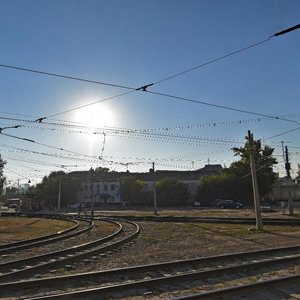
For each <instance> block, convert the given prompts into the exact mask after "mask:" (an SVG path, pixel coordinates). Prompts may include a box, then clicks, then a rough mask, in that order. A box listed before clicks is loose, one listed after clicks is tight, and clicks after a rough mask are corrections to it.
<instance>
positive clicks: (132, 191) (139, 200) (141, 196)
mask: <svg viewBox="0 0 300 300" xmlns="http://www.w3.org/2000/svg"><path fill="white" fill-rule="evenodd" d="M143 187H144V181H142V180H139V179H136V178H135V177H133V176H124V177H122V178H121V198H122V201H123V202H125V203H127V204H132V205H136V204H146V203H145V201H144V200H145V198H146V193H145V192H143Z"/></svg>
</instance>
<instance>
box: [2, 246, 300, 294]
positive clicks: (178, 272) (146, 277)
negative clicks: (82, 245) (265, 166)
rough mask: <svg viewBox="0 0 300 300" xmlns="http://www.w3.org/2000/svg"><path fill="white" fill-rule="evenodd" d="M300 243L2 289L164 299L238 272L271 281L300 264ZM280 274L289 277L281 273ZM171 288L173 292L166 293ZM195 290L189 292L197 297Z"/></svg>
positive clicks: (245, 277)
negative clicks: (151, 296) (271, 278)
mask: <svg viewBox="0 0 300 300" xmlns="http://www.w3.org/2000/svg"><path fill="white" fill-rule="evenodd" d="M299 248H300V246H298V247H285V248H276V249H268V250H260V251H252V252H241V253H236V254H227V255H220V256H214V257H204V258H199V259H193V260H181V261H173V262H167V263H160V264H152V265H143V266H137V267H129V268H122V269H114V270H108V271H101V272H89V273H83V274H75V275H70V276H60V277H52V278H45V279H38V280H26V281H21V282H9V283H6V284H0V292H1V294H3V295H5V292H6V296H7V298H9V297H12V295H11V293H12V294H13V295H14V296H15V298H14V297H12V298H10V299H22V297H24V296H25V295H24V293H25V291H26V299H71V298H76V299H107V298H109V297H111V298H113V299H114V298H121V299H125V298H126V297H130V296H143V295H148V296H150V295H155V296H156V297H160V296H159V295H161V299H171V298H172V297H171V294H172V293H174V292H175V294H174V296H173V298H174V297H175V295H176V291H177V293H178V292H179V293H184V292H185V291H186V290H189V289H195V288H197V289H200V290H201V286H202V289H203V290H204V291H205V289H207V288H208V285H211V288H212V289H213V288H214V286H217V287H218V286H219V285H220V284H222V283H223V282H224V281H226V282H230V281H232V282H234V281H236V280H237V278H238V279H239V282H240V281H242V283H240V284H239V286H242V285H247V284H249V282H251V281H253V276H255V275H253V274H260V280H263V277H262V276H261V274H267V275H266V276H265V277H266V278H267V280H268V281H270V277H274V278H275V279H276V280H277V281H279V280H280V277H284V278H286V277H287V273H286V272H287V271H282V270H285V269H289V268H290V267H291V266H293V264H295V263H297V264H298V265H299V263H300V254H298V252H299ZM293 272H294V273H296V274H293V278H294V279H295V278H298V277H299V279H300V267H298V268H297V270H293ZM270 273H271V274H270ZM290 277H291V276H290ZM291 278H292V277H291ZM212 279H213V280H212ZM281 280H284V279H282V278H281ZM251 283H252V284H253V282H251ZM269 284H270V283H269ZM36 287H39V289H38V292H37V293H35V292H34V291H35V290H36ZM235 288H236V287H235ZM174 290H175V291H174ZM8 291H9V292H8ZM166 293H168V295H169V296H168V297H167V296H164V295H165V294H166ZM205 293H206V294H207V295H206V294H205ZM228 293H229V292H228ZM195 295H196V294H194V296H193V295H190V296H185V297H187V298H186V299H189V298H188V297H195V298H190V299H198V298H196V296H195ZM199 295H201V297H203V299H210V298H208V297H209V295H210V296H212V295H213V292H212V291H210V292H204V293H202V294H201V293H200V294H198V296H199ZM170 297H171V298H170ZM199 297H200V296H199ZM205 297H206V298H205ZM3 299H5V297H4V298H3ZM201 299H202V298H201Z"/></svg>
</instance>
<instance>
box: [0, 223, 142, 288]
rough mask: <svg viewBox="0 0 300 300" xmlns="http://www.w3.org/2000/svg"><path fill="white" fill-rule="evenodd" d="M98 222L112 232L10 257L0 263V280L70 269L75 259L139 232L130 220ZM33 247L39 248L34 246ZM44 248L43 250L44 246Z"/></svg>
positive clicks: (76, 260) (106, 247) (117, 243)
mask: <svg viewBox="0 0 300 300" xmlns="http://www.w3.org/2000/svg"><path fill="white" fill-rule="evenodd" d="M98 222H109V223H111V224H113V225H114V226H115V228H116V229H115V231H114V232H113V233H112V234H109V235H107V236H105V237H101V238H97V239H95V240H93V241H89V242H84V243H81V244H76V245H74V246H72V247H68V248H64V249H61V250H58V251H52V252H47V253H45V254H40V255H35V256H29V257H26V258H23V259H12V258H11V257H10V259H9V260H8V261H6V262H2V263H1V264H0V282H6V281H9V280H21V279H24V278H28V277H32V276H41V274H47V273H49V272H50V274H52V275H53V273H55V272H54V271H55V268H56V269H57V268H70V267H72V264H74V263H75V262H78V261H79V262H80V261H84V260H85V259H87V258H89V257H91V256H95V255H96V256H97V255H98V254H99V253H103V252H105V251H109V250H113V249H116V248H118V247H120V246H121V245H122V244H123V243H126V242H128V241H130V240H131V239H133V238H134V237H135V236H137V234H138V233H139V227H138V225H137V224H135V223H133V222H130V221H123V220H122V221H116V220H110V219H101V220H98ZM128 227H129V228H130V229H128ZM124 228H126V230H124ZM36 249H39V248H38V247H36ZM43 249H45V251H46V248H43ZM15 254H16V255H18V256H19V255H20V251H18V252H15ZM3 258H4V259H5V258H7V257H6V255H4V257H3V256H2V259H1V261H3Z"/></svg>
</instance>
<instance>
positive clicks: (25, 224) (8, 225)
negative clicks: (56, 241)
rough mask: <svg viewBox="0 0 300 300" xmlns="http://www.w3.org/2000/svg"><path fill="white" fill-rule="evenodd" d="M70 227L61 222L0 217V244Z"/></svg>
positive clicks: (67, 223)
mask: <svg viewBox="0 0 300 300" xmlns="http://www.w3.org/2000/svg"><path fill="white" fill-rule="evenodd" d="M72 226H74V224H73V223H70V222H67V221H63V220H50V219H40V218H20V217H0V244H2V245H3V244H7V243H12V242H16V241H21V240H27V239H32V238H35V237H39V236H43V235H48V234H54V233H56V232H58V231H61V230H65V229H67V228H70V227H72Z"/></svg>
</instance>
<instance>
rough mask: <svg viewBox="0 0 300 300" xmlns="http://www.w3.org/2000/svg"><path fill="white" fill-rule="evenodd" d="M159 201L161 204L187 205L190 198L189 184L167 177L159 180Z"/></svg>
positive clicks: (157, 185)
mask: <svg viewBox="0 0 300 300" xmlns="http://www.w3.org/2000/svg"><path fill="white" fill-rule="evenodd" d="M156 190H157V201H158V205H160V206H174V205H186V204H187V200H188V198H189V191H188V186H187V184H185V183H183V182H180V181H178V180H177V179H171V178H166V179H162V180H159V181H157V183H156Z"/></svg>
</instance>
